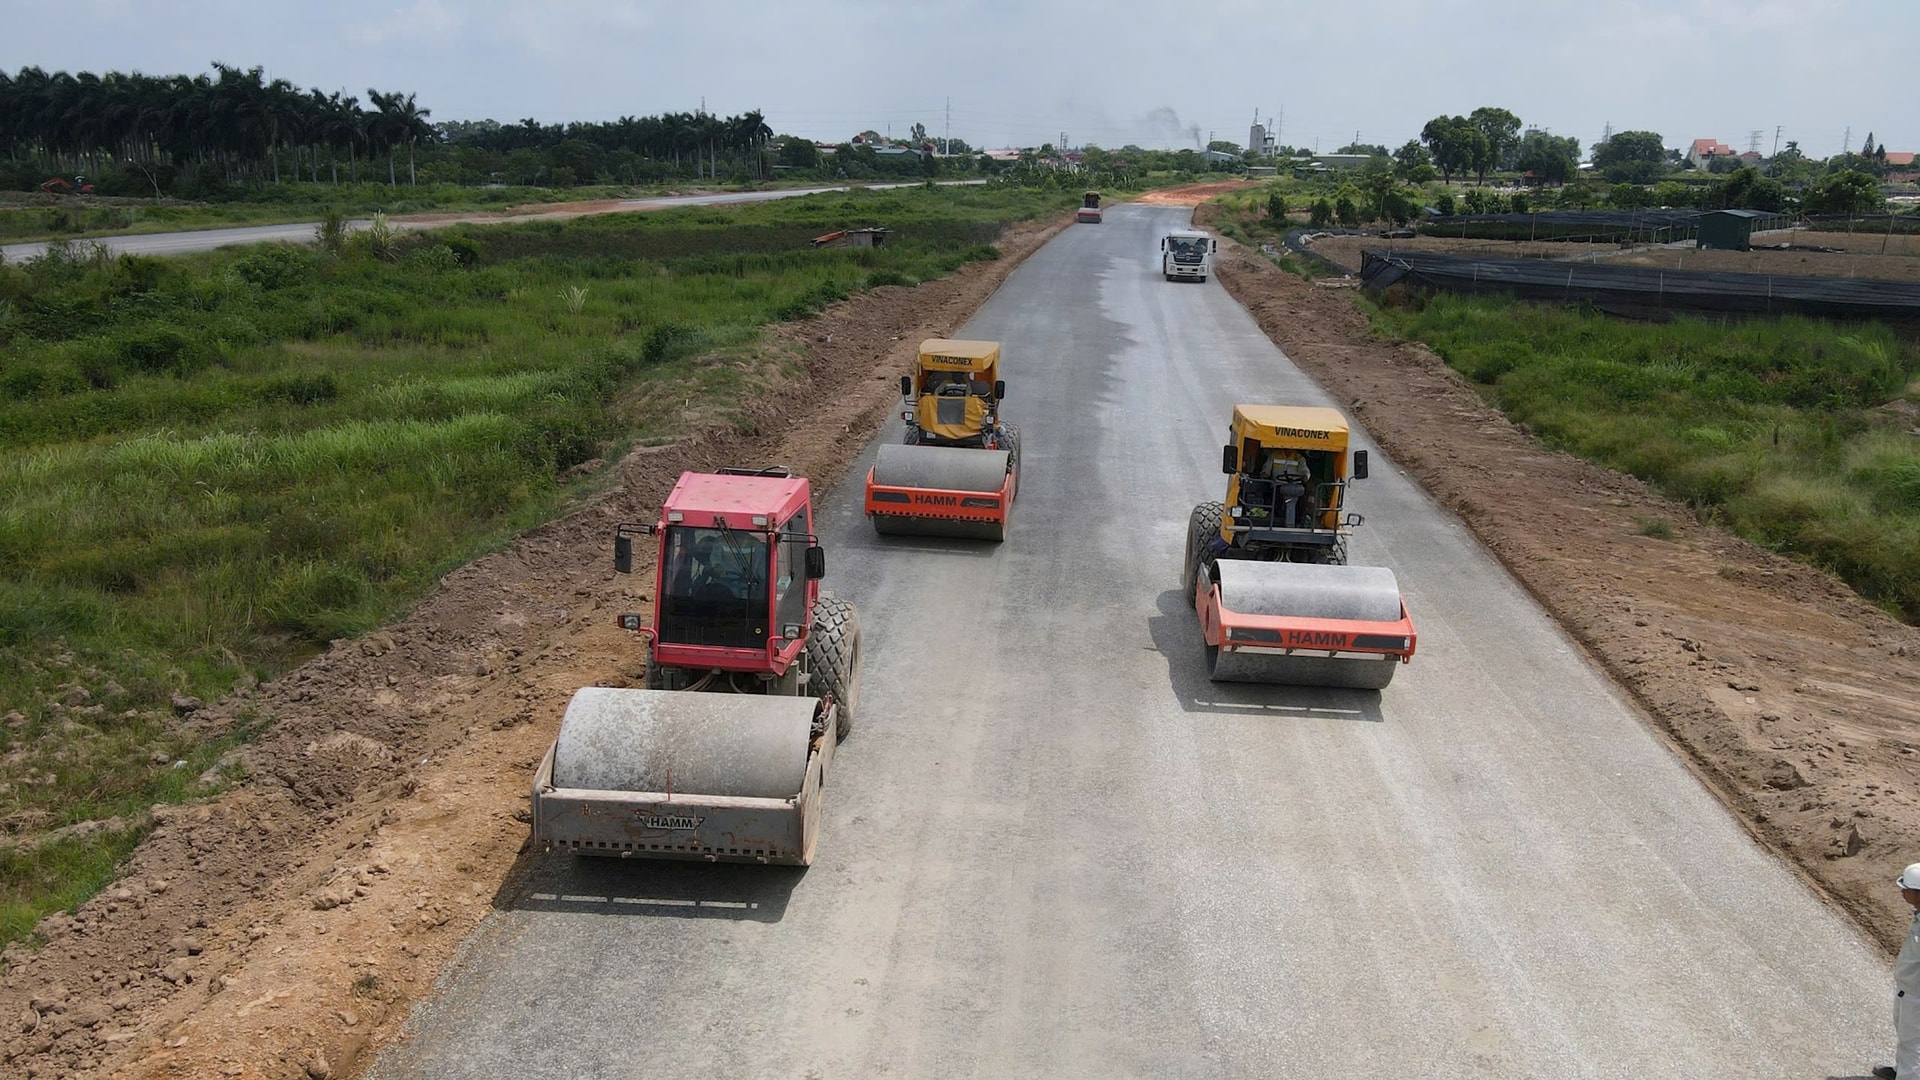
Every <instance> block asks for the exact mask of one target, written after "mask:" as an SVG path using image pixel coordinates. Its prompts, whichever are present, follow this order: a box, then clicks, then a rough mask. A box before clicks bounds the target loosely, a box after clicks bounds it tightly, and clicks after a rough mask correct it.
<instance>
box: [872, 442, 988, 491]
mask: <svg viewBox="0 0 1920 1080" xmlns="http://www.w3.org/2000/svg"><path fill="white" fill-rule="evenodd" d="M873 482H874V483H875V484H877V485H880V486H882V487H902V488H921V489H924V490H930V491H999V490H1000V489H1001V488H1002V487H1004V486H1006V483H1007V451H1005V450H970V449H967V448H966V447H961V446H921V445H917V444H916V445H908V444H905V443H886V444H883V445H882V446H881V447H880V455H879V456H878V457H877V458H875V459H874V462H873Z"/></svg>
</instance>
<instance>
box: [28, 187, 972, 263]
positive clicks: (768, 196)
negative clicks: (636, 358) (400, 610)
mask: <svg viewBox="0 0 1920 1080" xmlns="http://www.w3.org/2000/svg"><path fill="white" fill-rule="evenodd" d="M980 182H981V181H978V180H961V181H949V183H960V184H977V183H980ZM863 186H865V187H870V188H873V189H875V190H884V189H887V188H900V187H917V186H918V185H917V184H867V185H863ZM847 190H849V189H848V188H846V187H813V188H787V189H783V190H779V191H734V192H726V193H722V194H717V195H676V196H670V197H661V198H657V199H623V200H620V201H618V202H614V203H611V204H609V205H608V206H607V208H606V209H604V210H598V211H594V212H595V213H602V214H617V213H625V212H628V211H633V210H668V209H672V208H673V207H676V206H725V205H729V204H732V203H754V202H769V201H772V200H774V199H788V198H792V197H794V196H796V195H818V194H820V193H821V192H823V191H847ZM448 214H449V216H448V217H447V218H446V219H444V220H437V221H431V222H405V221H398V222H395V225H396V227H398V228H402V229H438V228H442V227H444V226H447V225H454V224H458V223H460V222H482V223H490V224H504V223H507V222H513V221H538V220H540V219H542V218H555V217H580V216H582V215H581V213H580V211H578V210H561V209H558V208H555V209H551V210H541V209H538V208H537V205H536V206H530V207H528V208H526V210H525V212H524V213H516V214H513V215H511V216H506V215H502V214H490V213H474V214H466V213H463V212H461V211H449V212H448ZM453 215H458V216H453ZM370 224H372V222H371V220H370V219H366V218H358V219H355V220H353V221H350V222H348V223H347V226H348V228H350V229H353V230H354V231H359V230H361V229H365V228H366V227H367V226H368V225H370ZM318 226H319V222H316V221H303V222H299V223H297V224H293V225H248V226H244V227H240V228H233V229H198V230H194V231H191V232H170V233H145V234H141V235H137V236H102V237H97V238H92V239H91V240H82V241H76V242H78V243H88V242H91V243H98V244H100V245H102V246H104V247H105V248H106V249H107V250H108V251H111V252H113V253H114V254H115V255H119V254H122V253H124V254H129V255H184V254H186V253H188V252H193V251H212V250H213V249H215V248H222V247H230V246H232V245H235V244H262V243H267V242H270V241H276V240H277V241H283V242H288V243H296V244H304V243H310V242H312V240H313V231H314V229H316V228H317V227H318ZM46 250H47V245H46V243H45V242H44V241H42V242H36V243H31V244H7V245H5V246H0V261H4V262H11V263H18V262H25V261H26V260H28V259H32V258H37V257H38V256H40V255H42V254H44V253H45V252H46Z"/></svg>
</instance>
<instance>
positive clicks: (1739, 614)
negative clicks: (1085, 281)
mask: <svg viewBox="0 0 1920 1080" xmlns="http://www.w3.org/2000/svg"><path fill="white" fill-rule="evenodd" d="M1197 217H1199V218H1200V219H1201V220H1203V221H1204V220H1208V219H1209V214H1208V213H1207V210H1206V208H1202V211H1201V213H1200V214H1198V215H1197ZM1215 273H1216V274H1218V276H1219V278H1220V280H1221V282H1222V283H1223V284H1224V285H1225V286H1226V287H1227V289H1228V290H1229V291H1230V292H1232V294H1233V295H1234V296H1235V298H1237V299H1238V300H1239V301H1240V302H1241V303H1242V304H1244V305H1245V306H1246V307H1247V309H1248V310H1249V311H1251V312H1252V313H1253V315H1254V317H1255V318H1256V319H1257V320H1258V321H1259V323H1260V326H1261V327H1262V329H1264V330H1265V331H1266V333H1267V335H1268V336H1269V337H1271V338H1272V339H1273V340H1274V342H1275V343H1277V344H1278V345H1280V347H1281V348H1283V349H1284V350H1286V353H1287V355H1288V356H1289V357H1290V358H1292V360H1293V361H1294V362H1295V363H1296V364H1298V365H1300V367H1301V368H1303V369H1304V370H1306V371H1307V372H1309V373H1310V374H1311V375H1312V376H1313V377H1314V378H1315V379H1316V380H1318V381H1319V382H1320V384H1321V385H1322V386H1324V387H1326V388H1327V389H1328V391H1329V392H1331V393H1332V394H1333V395H1334V397H1335V398H1336V399H1337V400H1338V401H1340V402H1341V403H1342V404H1343V405H1344V406H1346V407H1347V408H1348V409H1350V410H1351V411H1352V414H1353V415H1354V416H1356V417H1357V418H1358V419H1359V420H1360V421H1361V422H1363V423H1364V424H1365V425H1366V427H1367V430H1368V431H1369V432H1371V433H1372V434H1373V436H1374V438H1376V439H1377V440H1379V442H1380V444H1381V445H1382V446H1383V447H1385V448H1386V450H1387V452H1388V453H1390V454H1392V455H1393V457H1394V459H1395V460H1396V461H1397V462H1399V463H1400V464H1401V465H1403V466H1404V467H1406V468H1407V469H1408V470H1409V471H1411V472H1412V473H1413V474H1414V475H1415V476H1416V477H1418V478H1419V480H1420V482H1421V484H1422V485H1423V486H1424V487H1425V488H1426V489H1427V490H1428V491H1429V492H1431V493H1432V494H1433V496H1434V497H1435V498H1437V499H1438V500H1440V501H1441V502H1442V503H1444V504H1445V505H1446V506H1448V507H1449V508H1451V509H1452V510H1453V511H1454V512H1456V513H1458V514H1459V515H1460V516H1461V518H1462V519H1463V520H1465V521H1466V522H1467V524H1468V525H1469V526H1470V527H1471V528H1472V529H1473V530H1474V532H1475V533H1476V534H1477V535H1478V536H1479V537H1480V539H1481V541H1482V542H1483V543H1485V544H1486V546H1487V547H1488V548H1489V549H1491V550H1492V551H1493V552H1494V553H1495V554H1496V555H1497V556H1498V557H1499V558H1500V560H1501V561H1502V562H1503V563H1505V564H1506V566H1507V567H1508V569H1509V570H1511V571H1512V572H1513V574H1514V576H1515V577H1517V578H1518V579H1519V580H1520V581H1521V582H1522V583H1523V584H1524V585H1525V586H1526V588H1527V589H1528V590H1529V591H1530V592H1532V594H1533V595H1534V597H1535V598H1536V599H1538V600H1539V601H1540V603H1541V604H1542V605H1543V606H1544V607H1546V608H1547V610H1548V611H1550V612H1551V613H1552V614H1553V615H1554V617H1555V618H1556V619H1557V620H1559V622H1560V624H1561V625H1562V626H1564V627H1566V628H1567V630H1568V632H1570V633H1571V634H1572V635H1573V636H1574V637H1575V638H1577V639H1578V640H1579V641H1580V642H1581V643H1582V644H1583V645H1584V646H1585V647H1586V648H1587V650H1588V651H1589V653H1590V654H1591V655H1592V657H1593V658H1594V659H1595V660H1596V661H1597V662H1598V663H1599V664H1600V665H1601V666H1602V667H1603V668H1605V669H1606V670H1607V672H1608V673H1609V674H1610V675H1612V676H1613V678H1614V679H1615V680H1616V681H1617V682H1619V684H1620V685H1621V686H1623V687H1625V688H1626V689H1627V691H1628V692H1629V693H1630V694H1631V695H1632V697H1633V698H1634V700H1635V701H1637V702H1638V703H1639V705H1640V706H1641V707H1642V708H1643V709H1644V710H1645V711H1646V713H1647V714H1648V715H1649V716H1650V717H1651V718H1652V721H1653V723H1654V724H1655V726H1656V727H1657V728H1658V729H1659V730H1660V731H1662V732H1663V733H1665V734H1666V736H1667V737H1668V738H1669V739H1670V741H1671V742H1672V743H1673V745H1674V746H1675V747H1676V748H1677V749H1678V750H1679V751H1680V753H1681V754H1682V756H1683V757H1684V758H1685V759H1686V760H1687V761H1688V762H1689V763H1690V764H1691V765H1692V766H1693V768H1694V771H1695V772H1696V773H1697V774H1698V775H1699V776H1700V777H1701V778H1702V779H1703V780H1704V781H1705V782H1706V783H1707V784H1708V785H1709V786H1710V787H1711V788H1712V789H1713V790H1714V791H1715V792H1716V793H1717V794H1718V795H1719V796H1720V798H1721V799H1722V800H1723V801H1725V802H1726V804H1727V805H1728V806H1729V807H1731V808H1732V809H1733V811H1734V813H1735V814H1737V815H1738V816H1739V817H1740V818H1741V820H1743V821H1744V822H1745V823H1746V824H1747V827H1748V829H1749V830H1750V831H1751V832H1752V834H1753V835H1754V836H1755V837H1757V838H1758V839H1759V840H1760V841H1761V842H1763V843H1764V844H1766V845H1767V846H1769V847H1771V848H1772V849H1774V850H1775V851H1777V852H1779V853H1780V854H1781V855H1782V856H1784V857H1785V859H1786V860H1787V861H1788V862H1789V863H1790V864H1791V865H1794V866H1796V867H1798V868H1799V869H1800V870H1801V871H1802V872H1803V874H1804V875H1805V877H1806V878H1807V879H1808V880H1810V881H1811V882H1813V883H1814V884H1815V885H1816V887H1817V888H1819V889H1820V890H1822V891H1823V892H1824V893H1825V894H1826V895H1827V896H1828V897H1830V898H1831V899H1832V900H1833V901H1834V902H1835V903H1837V904H1838V905H1839V906H1840V907H1841V908H1842V909H1843V910H1845V911H1846V912H1847V913H1848V914H1850V915H1851V916H1853V917H1854V918H1855V919H1856V920H1857V922H1858V924H1859V925H1860V927H1861V928H1862V929H1863V930H1864V931H1865V932H1866V933H1867V934H1868V935H1869V936H1871V937H1873V938H1875V939H1877V940H1878V941H1879V942H1880V943H1881V944H1882V945H1883V946H1886V947H1888V948H1889V949H1891V948H1893V947H1895V946H1897V944H1898V942H1899V940H1900V936H1901V932H1902V930H1903V929H1904V927H1905V926H1906V922H1907V919H1906V916H1907V914H1908V912H1907V910H1906V906H1905V904H1904V903H1902V902H1901V900H1900V896H1899V894H1898V893H1897V892H1896V891H1895V890H1894V889H1893V887H1892V884H1891V883H1892V881H1893V878H1894V877H1895V876H1896V875H1897V874H1898V873H1899V872H1900V869H1901V868H1902V867H1903V866H1905V865H1906V864H1907V863H1910V862H1914V861H1916V860H1920V692H1917V691H1916V688H1920V682H1917V681H1916V680H1917V679H1920V631H1916V630H1915V629H1914V628H1913V627H1910V626H1906V625H1904V624H1902V623H1900V622H1897V621H1896V620H1894V619H1892V618H1890V617H1888V616H1887V615H1886V614H1885V613H1884V612H1882V611H1881V610H1879V609H1878V608H1876V607H1874V606H1872V605H1871V604H1868V603H1867V602H1865V601H1863V600H1862V599H1860V597H1859V596H1857V595H1856V594H1854V593H1853V592H1852V591H1851V590H1849V589H1847V588H1846V587H1845V586H1844V585H1842V584H1841V583H1840V582H1838V581H1837V580H1836V579H1834V578H1832V577H1831V576H1829V575H1827V574H1824V573H1821V572H1819V571H1816V570H1812V569H1809V568H1808V567H1805V566H1802V565H1800V564H1798V563H1795V562H1792V561H1789V560H1787V559H1784V558H1781V557H1779V556H1777V555H1774V554H1772V553H1770V552H1768V551H1766V550H1764V549H1762V548H1759V547H1757V546H1755V545H1753V544H1750V543H1747V542H1746V541H1743V540H1740V539H1738V538H1737V537H1734V536H1731V535H1729V534H1728V533H1726V532H1724V531H1721V530H1719V529H1715V528H1709V527H1705V526H1702V525H1701V524H1699V522H1698V521H1697V520H1696V519H1695V518H1694V516H1693V515H1692V513H1691V512H1689V511H1688V510H1687V508H1686V507H1685V506H1683V505H1680V504H1678V503H1675V502H1673V501H1671V500H1668V499H1664V498H1661V497H1660V496H1658V495H1656V494H1654V493H1653V492H1651V491H1650V490H1648V488H1647V487H1646V486H1645V485H1644V484H1642V483H1640V482H1639V481H1636V480H1634V479H1632V478H1630V477H1624V476H1621V475H1619V474H1617V473H1613V472H1609V471H1607V470H1605V469H1601V468H1598V467H1596V466H1594V465H1590V464H1588V463H1586V462H1583V461H1580V460H1578V459H1576V458H1573V457H1571V456H1568V455H1566V454H1562V453H1557V452H1555V451H1552V450H1548V449H1546V448H1545V447H1543V446H1542V445H1541V444H1540V443H1539V442H1538V441H1537V440H1536V439H1534V438H1533V437H1532V436H1531V435H1529V434H1528V433H1527V432H1526V431H1524V430H1522V429H1521V428H1519V427H1517V426H1516V425H1514V424H1512V423H1510V422H1509V421H1507V419H1506V418H1505V417H1503V416H1502V415H1501V414H1500V413H1499V412H1497V411H1496V410H1494V409H1493V408H1491V407H1490V406H1489V405H1487V403H1486V402H1485V401H1483V400H1482V399H1481V397H1480V395H1479V394H1478V393H1477V392H1476V391H1475V390H1474V388H1473V387H1472V385H1470V384H1469V383H1468V382H1467V380H1466V379H1465V378H1463V377H1462V376H1460V375H1459V374H1458V373H1456V372H1454V371H1453V370H1452V369H1450V368H1448V367H1447V366H1446V364H1445V363H1444V362H1443V361H1441V360H1440V358H1439V357H1438V356H1436V355H1435V354H1434V353H1433V352H1431V351H1430V350H1428V349H1427V348H1425V347H1424V346H1421V345H1417V344H1398V343H1391V342H1382V341H1380V340H1378V339H1376V338H1374V337H1372V335H1371V331H1370V326H1369V323H1368V320H1367V318H1366V316H1365V315H1364V314H1363V313H1362V312H1361V311H1360V310H1359V309H1358V308H1357V307H1356V306H1355V304H1354V303H1353V301H1352V299H1351V296H1350V294H1349V293H1348V292H1347V291H1346V290H1341V289H1332V288H1326V287H1322V286H1316V285H1314V284H1312V283H1309V282H1306V281H1303V280H1301V279H1300V278H1298V277H1295V276H1294V275H1292V274H1288V273H1286V272H1284V271H1282V270H1280V269H1279V268H1278V267H1276V266H1274V265H1273V263H1272V262H1270V261H1269V260H1267V259H1265V258H1263V257H1261V256H1260V255H1258V254H1257V253H1254V252H1251V251H1249V250H1248V249H1246V248H1244V247H1241V246H1240V245H1237V244H1233V243H1231V242H1223V243H1222V245H1221V251H1220V258H1219V262H1218V263H1217V264H1216V270H1215ZM1568 722H1569V723H1578V722H1579V721H1578V718H1577V717H1569V718H1568ZM1596 827H1604V823H1599V822H1596ZM1682 856H1683V857H1684V853H1682Z"/></svg>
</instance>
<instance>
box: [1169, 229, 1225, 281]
mask: <svg viewBox="0 0 1920 1080" xmlns="http://www.w3.org/2000/svg"><path fill="white" fill-rule="evenodd" d="M1219 244H1220V242H1219V241H1217V240H1215V239H1214V238H1213V237H1211V236H1208V235H1207V234H1206V233H1204V232H1201V231H1200V230H1198V229H1174V230H1173V231H1172V232H1169V233H1168V234H1167V235H1165V236H1163V237H1161V238H1160V274H1161V276H1162V277H1164V278H1166V279H1167V280H1168V281H1181V280H1191V281H1201V282H1204V281H1206V280H1207V275H1208V274H1209V273H1211V272H1212V270H1213V253H1214V250H1215V249H1216V248H1217V247H1219Z"/></svg>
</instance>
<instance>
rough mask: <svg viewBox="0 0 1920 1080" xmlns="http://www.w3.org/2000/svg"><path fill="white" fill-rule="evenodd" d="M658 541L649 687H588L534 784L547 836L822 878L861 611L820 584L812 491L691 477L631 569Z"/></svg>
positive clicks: (758, 479) (625, 619)
mask: <svg viewBox="0 0 1920 1080" xmlns="http://www.w3.org/2000/svg"><path fill="white" fill-rule="evenodd" d="M642 537H647V538H650V539H651V540H652V541H653V542H654V544H655V556H656V557H655V560H654V566H653V571H654V578H653V593H652V595H653V597H654V605H653V611H652V613H651V614H650V615H643V614H640V613H628V614H623V615H621V616H620V625H621V627H622V628H624V629H627V630H630V631H634V632H636V633H637V634H639V635H640V637H641V638H642V639H643V640H644V641H645V643H646V648H647V675H646V688H645V689H628V688H623V687H598V686H594V687H585V688H583V689H581V690H579V691H577V692H576V693H575V694H574V696H573V700H572V701H571V702H570V703H569V704H568V706H567V710H566V714H565V715H564V716H563V717H562V718H561V722H560V734H559V737H558V738H557V739H556V740H555V741H554V745H553V747H552V748H551V749H549V750H548V751H547V754H546V757H545V759H543V760H542V762H541V764H540V766H539V768H538V770H537V771H536V773H535V775H534V783H533V807H532V810H533V835H534V841H535V843H536V844H538V845H540V846H541V847H543V848H547V849H552V848H558V849H561V850H567V851H573V852H577V853H580V854H587V855H615V856H621V857H641V858H664V859H700V860H706V861H709V862H762V863H785V864H795V865H806V864H807V863H809V862H811V861H812V859H813V853H814V848H815V843H816V840H817V838H818V834H819V824H820V789H821V785H822V784H823V783H824V781H825V776H826V771H827V768H828V766H829V765H830V764H831V763H832V761H833V754H834V746H835V744H836V742H837V741H838V740H839V739H841V738H844V737H845V736H846V734H847V732H848V731H849V730H850V728H851V727H852V724H853V716H854V711H855V708H856V707H857V705H858V701H859V694H860V624H859V619H858V616H857V614H856V613H855V611H854V609H853V605H851V604H849V603H847V602H845V601H843V600H839V599H837V598H835V597H833V596H830V595H828V594H826V593H824V592H822V591H821V589H820V579H821V578H822V577H824V576H825V575H826V555H825V553H824V552H823V551H822V550H821V548H820V546H819V544H818V542H817V541H816V539H815V538H814V534H813V507H812V497H811V492H810V489H809V486H808V484H807V481H806V480H805V479H804V478H800V477H794V476H790V475H788V474H787V473H786V471H785V470H781V469H765V470H722V471H721V472H719V473H694V472H688V473H683V474H681V476H680V480H679V482H678V483H677V484H675V485H674V488H673V492H672V493H671V494H670V495H668V497H667V501H666V504H665V505H664V506H663V507H662V508H661V511H660V517H659V519H658V520H657V521H655V522H654V523H652V524H650V525H649V524H632V525H621V526H619V527H618V529H616V530H615V534H614V570H615V571H617V572H619V573H623V574H624V573H630V572H632V570H633V563H634V542H635V541H636V540H638V539H640V538H642Z"/></svg>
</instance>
